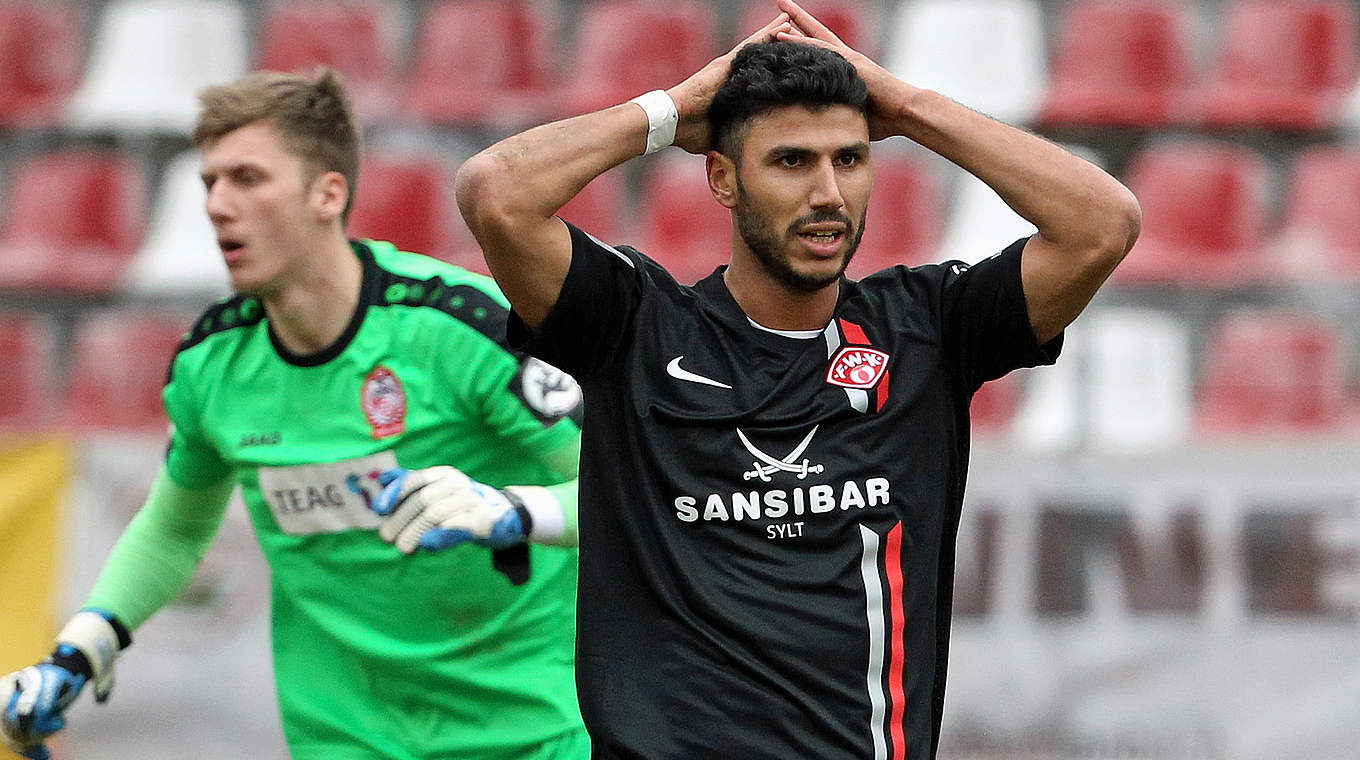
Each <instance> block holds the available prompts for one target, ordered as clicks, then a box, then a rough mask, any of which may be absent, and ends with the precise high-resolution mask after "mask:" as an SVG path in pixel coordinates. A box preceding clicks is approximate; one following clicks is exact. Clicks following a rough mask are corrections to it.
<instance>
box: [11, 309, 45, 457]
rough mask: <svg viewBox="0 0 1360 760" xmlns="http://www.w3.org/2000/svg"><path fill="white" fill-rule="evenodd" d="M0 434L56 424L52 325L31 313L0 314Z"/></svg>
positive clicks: (27, 430)
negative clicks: (1, 391) (0, 359)
mask: <svg viewBox="0 0 1360 760" xmlns="http://www.w3.org/2000/svg"><path fill="white" fill-rule="evenodd" d="M0 356H3V357H4V361H3V362H0V386H3V387H4V389H5V391H4V393H0V434H5V435H11V434H17V433H24V432H31V431H33V430H36V429H40V428H43V427H46V426H49V425H52V424H53V423H54V422H56V418H55V414H54V413H55V412H56V403H55V402H56V400H57V395H56V388H57V387H58V383H57V375H56V369H57V368H56V343H55V337H54V335H53V330H52V325H51V324H50V323H49V322H48V321H47V320H46V319H44V318H42V317H39V316H36V315H31V314H18V313H14V312H7V313H4V314H0Z"/></svg>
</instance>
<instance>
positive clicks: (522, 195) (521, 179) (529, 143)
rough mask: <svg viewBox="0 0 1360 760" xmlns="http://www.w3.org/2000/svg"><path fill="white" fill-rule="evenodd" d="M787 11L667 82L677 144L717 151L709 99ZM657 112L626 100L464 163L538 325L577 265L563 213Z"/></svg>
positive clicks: (514, 299)
mask: <svg viewBox="0 0 1360 760" xmlns="http://www.w3.org/2000/svg"><path fill="white" fill-rule="evenodd" d="M791 28H792V27H790V26H789V20H788V16H787V15H784V14H780V15H779V16H778V17H777V18H775V19H774V20H773V21H771V22H770V23H769V24H767V25H766V26H765V27H764V28H762V29H761V30H759V31H757V32H756V33H755V34H752V35H751V36H750V37H748V38H746V39H745V40H743V41H742V42H741V44H739V45H738V46H737V47H736V48H734V49H733V50H732V51H730V52H728V53H727V54H725V55H723V56H722V57H720V58H717V59H715V60H713V61H711V62H710V63H709V64H708V65H707V66H705V67H704V68H703V69H700V70H699V71H698V72H697V73H695V74H694V75H693V76H691V77H689V78H688V79H686V80H685V81H684V82H681V83H680V84H678V85H676V86H675V87H672V88H671V89H669V90H667V94H668V95H669V96H670V98H671V100H672V101H673V102H674V103H675V106H676V110H677V112H678V114H679V121H678V124H677V126H676V131H675V139H674V144H675V145H677V146H679V147H681V148H684V149H685V150H688V151H690V152H692V153H702V152H704V151H706V150H707V149H708V104H709V103H710V102H712V99H713V93H714V92H716V91H717V89H718V86H719V85H721V84H722V82H723V81H724V80H725V79H726V78H727V72H728V70H729V69H730V67H731V60H732V57H733V56H734V55H735V54H736V50H737V49H739V48H740V47H741V46H742V45H745V44H746V43H748V42H756V41H760V40H769V39H773V38H774V36H775V35H776V34H778V33H780V32H781V31H788V30H791ZM648 126H649V124H648V116H647V113H646V112H645V111H644V110H643V108H642V107H640V106H638V105H636V104H634V103H632V102H628V103H623V104H620V105H617V106H612V107H610V108H606V109H604V110H602V111H596V112H594V113H589V114H585V115H583V116H576V117H573V118H570V119H565V120H562V121H557V122H553V123H551V124H545V125H543V126H539V127H535V128H533V129H530V130H528V131H526V132H522V133H520V134H517V135H514V136H512V137H508V138H506V139H504V140H502V141H500V142H498V143H496V144H494V145H492V146H491V147H489V148H487V149H486V150H484V151H482V152H480V153H478V154H477V155H475V156H473V157H472V158H470V159H468V160H467V162H466V163H464V164H463V166H462V167H461V168H460V169H459V170H458V175H457V177H456V178H455V180H454V192H455V195H456V197H457V199H458V208H459V210H460V211H461V212H462V214H463V218H464V219H465V220H466V221H467V224H468V227H469V228H471V229H472V234H473V235H474V236H475V237H476V238H477V242H478V244H479V245H481V248H482V252H483V254H484V255H485V256H486V263H487V266H488V267H489V268H490V270H491V274H492V275H493V276H494V277H495V278H496V283H497V284H498V285H499V286H500V288H501V290H502V292H504V293H505V295H506V297H507V298H508V299H510V303H511V304H512V305H513V306H514V307H515V311H516V312H517V313H518V314H519V315H520V317H521V318H522V319H523V320H524V321H525V323H526V324H528V325H529V326H530V327H537V326H538V325H539V324H541V323H542V322H543V320H544V318H546V317H547V316H548V312H550V311H551V310H552V308H553V306H554V304H556V303H557V296H558V294H559V293H560V292H561V290H562V283H563V282H565V281H566V277H567V269H568V268H569V267H570V265H571V240H570V238H569V236H568V234H567V229H566V227H565V226H564V225H563V223H562V221H561V220H560V219H557V218H556V216H555V214H556V213H557V211H558V209H560V208H562V206H564V205H565V204H566V203H567V201H569V200H571V199H572V198H573V197H575V195H576V194H577V193H579V192H581V189H582V188H584V187H585V186H586V185H587V184H588V183H589V182H590V181H591V180H593V179H595V178H596V177H598V176H599V175H601V174H603V173H604V172H606V171H608V170H609V169H612V168H613V167H615V166H618V165H619V164H622V163H623V162H625V161H627V160H628V159H630V158H633V157H634V156H640V155H642V154H643V152H644V151H645V150H646V148H647V139H648Z"/></svg>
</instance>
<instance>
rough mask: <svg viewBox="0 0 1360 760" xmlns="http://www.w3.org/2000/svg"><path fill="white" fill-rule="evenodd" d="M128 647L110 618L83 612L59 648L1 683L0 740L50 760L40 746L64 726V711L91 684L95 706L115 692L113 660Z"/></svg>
mask: <svg viewBox="0 0 1360 760" xmlns="http://www.w3.org/2000/svg"><path fill="white" fill-rule="evenodd" d="M131 643H132V637H131V636H130V635H129V634H128V632H127V629H126V628H123V626H122V624H121V623H119V622H117V620H116V619H115V618H114V617H113V615H111V614H109V613H107V612H103V611H94V610H82V611H80V612H77V613H76V614H75V616H73V617H72V618H71V620H70V621H69V622H67V623H66V627H65V628H62V629H61V633H59V634H57V646H56V649H55V650H54V651H53V652H52V654H51V655H50V656H49V657H48V658H47V659H45V660H43V661H42V662H40V663H38V664H37V665H33V666H31V667H27V668H24V669H23V670H20V671H17V672H14V673H10V674H9V675H7V676H4V677H3V678H0V709H2V710H3V713H0V740H2V741H3V743H4V745H5V746H6V747H8V748H9V749H11V750H12V751H14V752H17V753H19V754H21V755H23V756H24V757H28V758H32V759H33V760H48V758H50V757H51V753H50V752H49V751H48V749H47V747H46V746H45V745H44V744H43V742H44V741H45V740H46V739H47V737H49V736H51V735H52V734H55V733H56V732H58V731H60V730H61V729H62V728H63V727H65V725H66V718H65V717H64V716H63V715H62V712H63V711H65V710H66V708H67V707H68V706H70V704H71V703H72V702H74V701H75V699H76V697H77V696H79V694H80V691H81V689H83V688H84V687H85V684H86V683H87V682H89V681H94V697H95V701H97V702H103V701H104V700H106V699H108V697H109V692H110V691H111V690H112V689H113V661H114V659H115V658H116V657H117V656H118V651H119V650H120V649H123V648H124V647H126V646H127V645H128V644H131Z"/></svg>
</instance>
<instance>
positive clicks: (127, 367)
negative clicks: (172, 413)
mask: <svg viewBox="0 0 1360 760" xmlns="http://www.w3.org/2000/svg"><path fill="white" fill-rule="evenodd" d="M191 324H192V319H191V318H185V317H181V316H178V315H173V314H169V313H163V312H154V311H153V312H133V311H101V312H93V313H88V314H86V315H85V316H84V317H83V318H82V319H81V321H80V322H79V323H78V324H77V325H76V333H75V341H74V345H75V347H74V354H73V356H72V358H71V367H70V370H69V372H68V377H69V384H68V388H67V395H66V415H67V422H68V424H69V425H70V426H71V427H72V428H73V429H75V430H77V431H82V432H94V431H126V432H157V431H164V430H165V428H166V417H165V409H164V406H163V405H162V403H161V389H162V388H164V386H165V379H166V376H167V372H168V371H169V368H170V362H171V361H172V360H173V359H174V356H175V350H176V348H177V347H178V346H179V344H180V341H181V340H182V338H183V335H184V333H185V332H187V331H188V329H189V327H190V326H191Z"/></svg>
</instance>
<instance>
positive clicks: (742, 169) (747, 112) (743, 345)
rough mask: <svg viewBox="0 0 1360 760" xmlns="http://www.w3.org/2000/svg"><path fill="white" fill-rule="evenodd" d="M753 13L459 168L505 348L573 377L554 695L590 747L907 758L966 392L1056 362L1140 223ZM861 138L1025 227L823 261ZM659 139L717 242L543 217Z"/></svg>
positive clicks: (851, 195)
mask: <svg viewBox="0 0 1360 760" xmlns="http://www.w3.org/2000/svg"><path fill="white" fill-rule="evenodd" d="M778 5H779V10H780V11H781V13H780V15H779V16H778V17H777V18H775V19H774V20H773V21H772V22H771V23H770V24H769V25H767V26H766V27H765V28H764V29H761V30H760V31H758V32H756V33H755V34H753V35H752V36H751V37H749V38H748V39H747V40H746V41H745V43H744V44H747V43H750V47H745V48H742V47H739V48H738V50H734V51H733V52H730V53H728V54H727V55H724V56H722V57H721V58H718V59H716V60H714V61H713V62H711V63H710V64H708V65H707V66H706V67H704V68H703V69H702V70H700V71H699V72H697V73H696V74H694V75H693V76H691V77H690V78H689V79H687V80H685V81H684V82H682V83H680V84H678V85H676V86H675V87H672V88H671V89H670V90H668V91H665V92H664V93H662V92H659V91H658V92H655V93H648V94H647V95H645V96H642V97H640V98H639V99H638V100H636V101H630V102H629V103H625V104H621V105H618V106H615V107H612V108H608V109H605V110H602V111H598V112H595V113H591V114H586V115H583V116H578V117H575V118H572V119H567V120H564V121H561V122H556V123H553V124H549V125H546V126H541V127H538V128H535V129H531V130H529V131H527V132H524V133H522V134H519V135H516V136H513V137H510V138H508V139H506V140H504V141H502V142H500V143H497V144H496V145H493V146H492V147H490V148H488V149H487V150H485V151H483V152H482V153H480V154H478V155H476V156H474V157H473V158H471V159H470V160H469V161H468V162H467V163H466V164H465V165H464V166H463V167H462V169H461V170H460V172H459V175H458V180H457V188H456V189H457V196H458V201H459V204H460V208H461V210H462V212H463V215H464V217H465V218H466V219H467V221H468V223H469V224H470V225H471V228H472V230H473V232H474V233H475V234H476V236H477V239H478V241H479V242H480V243H481V245H482V248H483V250H484V251H485V254H486V258H487V263H488V264H489V265H490V267H491V271H492V273H493V274H494V275H495V276H496V279H497V280H498V281H499V283H500V285H501V287H502V289H503V290H504V292H505V294H506V295H507V296H508V298H509V299H510V301H511V303H512V305H513V307H514V314H513V315H512V317H511V319H512V324H511V328H510V329H511V332H512V339H514V340H518V341H521V342H524V343H525V344H526V345H529V346H532V349H533V351H534V353H535V354H537V355H539V356H542V357H543V358H544V359H545V360H547V361H550V362H552V363H553V364H555V365H557V366H559V367H561V368H563V369H564V370H567V371H569V372H570V373H571V374H572V375H574V376H575V377H576V378H577V379H578V380H579V381H580V382H581V383H582V385H583V387H584V391H585V396H586V401H585V425H584V432H583V447H584V452H583V455H582V462H581V478H580V488H581V494H580V504H581V508H580V542H581V565H580V570H581V577H580V587H579V588H580V594H579V602H578V604H579V628H578V639H577V652H578V656H577V686H578V691H579V696H580V700H581V707H582V712H583V716H584V718H585V720H586V726H587V728H588V729H589V731H590V733H591V738H592V742H593V746H594V753H595V757H598V758H647V759H648V760H662V759H671V758H674V759H677V760H678V759H681V758H683V759H684V760H693V759H695V758H741V759H742V760H755V759H757V758H769V759H771V760H772V759H774V758H779V759H780V760H785V759H787V758H816V759H817V760H832V759H836V758H872V759H874V760H887V759H889V758H891V759H892V760H900V759H901V758H913V759H919V758H929V757H932V756H933V755H934V753H935V749H936V746H937V745H938V739H939V727H940V718H941V710H942V708H943V703H944V685H945V666H946V660H947V650H948V642H949V625H950V604H951V594H952V585H953V572H954V570H953V568H954V538H955V533H956V530H957V526H958V519H959V509H960V507H961V504H962V500H963V491H964V479H965V472H966V468H967V458H968V432H969V426H968V405H969V401H970V399H971V397H972V395H973V393H974V391H976V390H977V389H978V387H979V386H980V385H981V384H982V383H983V382H985V381H987V380H991V379H994V378H997V377H1000V376H1001V375H1003V374H1005V373H1006V372H1008V371H1010V370H1012V369H1014V368H1017V367H1024V366H1033V365H1038V364H1046V363H1050V362H1052V361H1053V360H1054V359H1055V358H1056V356H1057V353H1058V350H1059V348H1060V345H1061V334H1062V331H1063V329H1064V328H1065V327H1066V326H1067V325H1068V324H1069V323H1070V322H1071V321H1072V320H1073V319H1074V318H1075V317H1076V316H1077V315H1078V313H1080V312H1081V310H1082V309H1083V308H1084V307H1085V305H1086V304H1087V302H1088V301H1089V300H1090V299H1091V297H1092V295H1093V294H1094V293H1095V291H1096V289H1097V288H1098V287H1099V286H1100V285H1101V283H1102V282H1104V280H1105V279H1106V277H1107V276H1108V275H1109V274H1110V272H1111V271H1112V270H1113V269H1114V267H1115V266H1116V265H1117V264H1118V263H1119V261H1120V260H1121V259H1122V258H1123V256H1124V255H1125V254H1126V253H1127V252H1128V250H1129V248H1130V247H1131V246H1132V244H1133V241H1134V239H1135V238H1136V236H1137V232H1138V228H1139V208H1138V204H1137V201H1136V200H1135V199H1134V198H1133V196H1132V195H1131V194H1130V193H1129V191H1128V190H1127V189H1125V188H1124V187H1123V186H1122V185H1120V184H1119V183H1118V182H1117V181H1116V180H1114V179H1113V178H1112V177H1110V176H1109V175H1107V174H1106V173H1105V172H1103V171H1101V170H1100V169H1098V168H1097V167H1095V166H1093V165H1091V164H1090V163H1088V162H1086V161H1084V160H1081V159H1078V158H1076V157H1074V156H1072V155H1071V154H1069V153H1067V152H1066V151H1064V150H1062V149H1060V148H1059V147H1057V146H1055V145H1053V144H1050V143H1048V142H1046V141H1044V140H1042V139H1040V138H1038V137H1036V136H1033V135H1030V134H1027V133H1025V132H1022V131H1020V130H1018V129H1014V128H1012V127H1009V126H1007V125H1004V124H1001V123H999V122H996V121H994V120H992V119H990V118H987V117H986V116H983V115H981V114H978V113H975V112H973V111H971V110H969V109H967V108H964V107H962V106H960V105H958V104H956V103H954V102H952V101H950V100H949V99H948V98H946V97H944V96H943V95H940V94H937V93H934V92H929V91H926V90H922V89H919V88H916V87H913V86H912V85H910V84H908V83H906V82H903V81H900V80H898V79H896V78H895V77H893V76H892V75H891V74H889V73H888V72H887V71H885V70H884V69H883V68H881V67H879V66H878V65H877V64H875V63H874V62H873V61H871V60H869V59H868V58H866V57H865V56H863V55H861V54H859V53H858V52H856V51H854V50H852V49H850V48H848V47H846V46H845V45H844V44H843V43H842V42H841V41H840V40H839V39H837V38H836V36H835V35H834V34H832V33H831V32H830V31H829V30H827V29H826V28H825V27H824V26H823V25H822V24H821V23H819V22H818V21H817V20H816V19H815V18H813V17H812V16H811V15H809V14H807V13H806V12H804V11H803V10H802V9H801V8H799V7H798V6H797V5H795V4H794V3H793V2H792V1H791V0H779V3H778ZM891 135H904V136H906V137H907V138H909V139H912V140H914V141H916V142H917V143H920V144H921V145H924V146H925V147H927V148H929V149H931V150H933V151H935V152H936V153H939V154H940V155H942V156H944V157H945V158H948V159H949V160H951V161H953V162H955V163H957V164H958V165H960V166H962V167H963V168H964V169H966V170H968V171H969V172H971V173H972V174H974V175H976V176H977V177H979V178H980V179H982V180H983V181H984V182H986V183H987V184H988V185H990V186H991V187H992V188H993V189H994V190H996V192H997V193H999V194H1000V195H1001V197H1002V198H1004V199H1005V200H1006V202H1007V203H1009V204H1010V206H1011V207H1012V208H1014V209H1015V210H1016V211H1017V212H1018V213H1019V214H1020V215H1022V216H1023V217H1025V218H1026V219H1028V220H1029V221H1030V222H1032V223H1033V224H1034V225H1035V227H1036V228H1037V229H1038V232H1037V233H1036V234H1035V235H1033V236H1031V237H1029V238H1027V239H1023V240H1019V241H1016V242H1015V243H1014V244H1013V245H1011V246H1009V247H1008V248H1006V249H1005V250H1003V251H1001V252H999V253H997V254H996V255H995V256H992V257H990V258H987V259H985V260H983V261H981V262H980V263H977V264H975V265H973V266H971V267H969V266H967V265H965V264H963V263H961V262H945V263H943V264H936V265H928V266H922V267H918V268H913V269H909V268H906V267H902V266H899V267H893V268H890V269H887V270H884V271H882V272H878V273H876V274H874V275H872V276H869V277H866V278H864V279H863V280H860V281H858V282H855V281H851V280H849V279H846V278H845V277H843V276H842V273H843V271H844V269H845V266H846V263H847V262H848V260H849V258H850V256H851V255H852V254H853V252H854V249H855V245H856V243H857V242H858V240H859V236H860V233H861V232H862V231H863V227H864V224H865V223H866V219H865V209H866V207H867V204H868V200H869V191H870V187H871V184H872V176H873V175H872V160H871V152H870V143H871V142H872V141H874V140H879V139H882V138H885V137H888V136H891ZM668 144H674V145H677V146H679V147H680V148H683V149H684V150H687V151H689V152H691V153H698V154H703V155H705V156H706V157H707V170H708V183H709V189H710V190H711V192H712V194H713V197H714V199H715V200H717V201H718V203H720V204H722V205H723V206H725V207H727V208H728V209H730V210H731V212H732V219H733V226H732V228H733V234H732V252H731V259H730V262H729V263H728V264H727V265H726V266H724V267H719V268H718V270H717V271H715V272H714V273H713V274H712V275H710V276H708V277H707V278H705V279H703V280H701V281H700V282H699V283H697V284H696V285H694V286H686V285H681V284H679V283H677V282H676V281H675V279H674V278H673V277H671V276H670V275H669V274H668V273H667V272H666V270H665V269H664V268H662V267H661V266H659V265H658V264H657V263H656V262H654V261H652V260H651V259H649V258H647V257H646V256H645V255H644V254H643V253H642V252H639V251H637V250H634V249H632V248H628V247H624V246H614V245H609V244H607V243H605V242H602V241H600V240H598V239H596V238H594V237H592V236H591V235H590V234H589V231H586V230H580V229H577V228H576V227H573V226H571V225H570V224H567V223H564V222H563V221H562V220H560V219H558V218H557V217H555V213H556V212H557V210H558V209H559V208H560V207H561V206H562V205H563V204H565V203H566V202H567V201H568V200H569V199H571V197H572V196H573V195H575V194H576V193H577V192H579V191H580V190H581V189H582V188H583V187H584V186H585V185H586V183H588V182H589V181H590V180H591V179H593V178H594V177H596V176H597V175H599V174H601V173H603V172H604V171H606V170H608V169H609V168H611V167H614V166H617V165H619V164H622V163H623V162H625V161H627V160H629V159H630V158H632V157H634V156H637V155H639V154H641V153H644V152H651V151H652V150H656V149H659V148H661V147H664V146H665V145H668ZM867 221H868V222H869V223H876V224H892V223H893V220H891V219H876V220H867ZM516 319H518V320H519V321H518V322H516V321H515V320H516ZM516 333H517V334H516Z"/></svg>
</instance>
